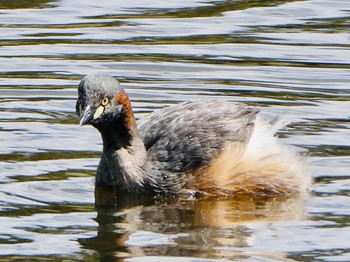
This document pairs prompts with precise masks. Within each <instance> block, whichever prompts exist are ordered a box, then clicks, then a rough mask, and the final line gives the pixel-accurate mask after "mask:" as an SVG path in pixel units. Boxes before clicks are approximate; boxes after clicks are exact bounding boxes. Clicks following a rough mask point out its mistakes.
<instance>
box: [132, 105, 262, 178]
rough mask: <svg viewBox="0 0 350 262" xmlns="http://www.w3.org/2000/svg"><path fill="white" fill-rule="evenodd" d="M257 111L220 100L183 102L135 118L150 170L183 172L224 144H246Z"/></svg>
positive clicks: (200, 163)
mask: <svg viewBox="0 0 350 262" xmlns="http://www.w3.org/2000/svg"><path fill="white" fill-rule="evenodd" d="M258 112H259V110H258V109H257V108H256V107H254V106H247V105H245V104H241V103H233V102H222V101H201V102H185V103H180V104H177V105H176V106H171V107H167V108H163V109H160V110H156V111H155V112H153V113H151V114H149V115H148V116H146V117H144V118H142V119H140V120H139V121H138V123H137V124H138V130H139V133H140V136H141V137H142V140H143V141H144V144H145V147H146V151H147V153H148V154H147V155H148V157H147V158H148V163H150V165H152V169H153V171H156V170H163V171H165V172H168V173H177V174H183V172H188V171H193V170H195V169H197V168H199V167H204V166H206V165H208V164H209V163H210V161H211V160H213V158H214V157H215V156H217V155H218V154H219V153H220V152H221V151H222V149H223V148H224V147H225V145H226V143H230V142H243V143H246V142H247V141H248V140H249V138H250V137H251V133H252V130H253V128H254V120H255V118H256V114H257V113H258Z"/></svg>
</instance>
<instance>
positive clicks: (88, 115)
mask: <svg viewBox="0 0 350 262" xmlns="http://www.w3.org/2000/svg"><path fill="white" fill-rule="evenodd" d="M93 117H94V114H93V110H92V109H91V106H87V107H86V108H85V110H84V112H83V114H82V115H81V116H80V126H83V125H86V124H88V123H90V121H91V120H92V119H93Z"/></svg>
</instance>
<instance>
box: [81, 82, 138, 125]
mask: <svg viewBox="0 0 350 262" xmlns="http://www.w3.org/2000/svg"><path fill="white" fill-rule="evenodd" d="M76 112H77V114H78V116H79V117H80V125H86V124H89V123H90V124H92V125H93V126H94V127H96V128H99V127H102V126H104V125H108V124H111V123H113V122H115V121H117V120H118V119H119V118H120V117H121V116H127V114H128V113H129V114H131V116H130V117H131V118H132V119H133V113H132V109H131V105H130V101H129V98H128V96H127V94H126V93H125V91H124V90H123V88H122V87H121V86H120V84H119V82H118V81H117V80H116V79H114V78H113V77H112V76H108V75H89V76H86V77H84V78H83V79H82V80H81V82H80V84H79V87H78V99H77V103H76ZM132 119H131V120H132ZM131 120H129V122H130V121H131ZM132 121H134V120H132ZM129 124H130V123H129Z"/></svg>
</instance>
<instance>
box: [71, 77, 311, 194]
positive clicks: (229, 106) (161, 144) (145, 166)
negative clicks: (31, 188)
mask: <svg viewBox="0 0 350 262" xmlns="http://www.w3.org/2000/svg"><path fill="white" fill-rule="evenodd" d="M76 111H77V114H78V115H79V117H80V125H86V124H88V123H89V124H91V125H93V126H94V127H95V128H97V129H98V131H99V132H100V133H101V135H102V140H103V154H102V157H101V161H100V163H99V166H98V168H97V172H96V182H95V183H96V186H97V187H111V188H113V189H115V190H118V191H120V192H128V193H136V194H154V195H158V194H159V195H181V194H189V195H204V196H237V195H240V194H248V195H256V196H287V195H293V194H297V193H303V192H306V191H307V190H308V188H309V186H310V183H311V178H310V175H309V173H308V171H307V170H306V168H305V163H304V162H305V161H304V159H303V158H302V157H301V156H300V155H298V154H297V153H296V152H294V151H293V150H292V149H291V148H290V147H289V146H287V145H283V144H282V143H280V141H278V139H277V138H276V137H275V136H274V135H275V132H276V131H277V130H278V128H279V127H278V124H276V123H274V122H266V121H264V120H262V119H261V117H260V116H259V109H258V108H257V107H255V106H250V105H246V104H244V103H237V102H224V101H199V102H183V103H179V104H177V105H174V106H170V107H165V108H163V109H159V110H156V111H154V112H153V113H150V114H149V115H147V116H146V117H144V118H142V119H140V120H138V121H137V122H136V120H135V118H134V113H133V109H132V106H131V103H130V100H129V97H128V95H127V94H126V92H125V91H124V89H123V88H122V87H121V86H120V84H119V82H118V81H117V80H115V79H114V78H113V77H112V76H108V75H90V76H86V77H84V78H83V79H82V80H81V82H80V84H79V87H78V100H77V103H76Z"/></svg>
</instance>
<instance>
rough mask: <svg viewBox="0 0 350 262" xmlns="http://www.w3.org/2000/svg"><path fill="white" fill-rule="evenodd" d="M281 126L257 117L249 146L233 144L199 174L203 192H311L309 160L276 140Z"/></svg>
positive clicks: (214, 193) (221, 193)
mask: <svg viewBox="0 0 350 262" xmlns="http://www.w3.org/2000/svg"><path fill="white" fill-rule="evenodd" d="M278 124H279V122H278V123H277V122H276V121H273V122H272V123H267V122H264V121H263V120H261V119H260V118H257V120H256V123H255V127H254V131H253V134H252V137H251V138H250V140H249V142H248V144H245V143H230V144H229V145H227V147H226V148H225V150H224V151H223V152H222V153H221V154H220V155H219V156H218V157H217V158H216V159H215V160H214V161H213V162H212V163H211V165H210V166H209V167H208V168H207V169H205V170H200V171H199V170H198V172H196V174H195V176H196V181H197V183H198V186H199V188H200V192H201V193H203V194H205V195H231V196H232V195H238V194H250V195H257V196H273V195H275V196H279V195H293V194H296V193H306V192H308V189H309V187H310V185H311V178H310V174H309V172H308V170H307V168H306V163H305V159H303V158H302V157H301V156H300V155H299V154H298V153H296V152H295V150H294V148H292V147H291V146H287V145H284V144H282V143H281V142H279V141H278V139H277V138H276V137H274V133H275V132H276V131H277V130H278V129H279V126H278Z"/></svg>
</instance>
